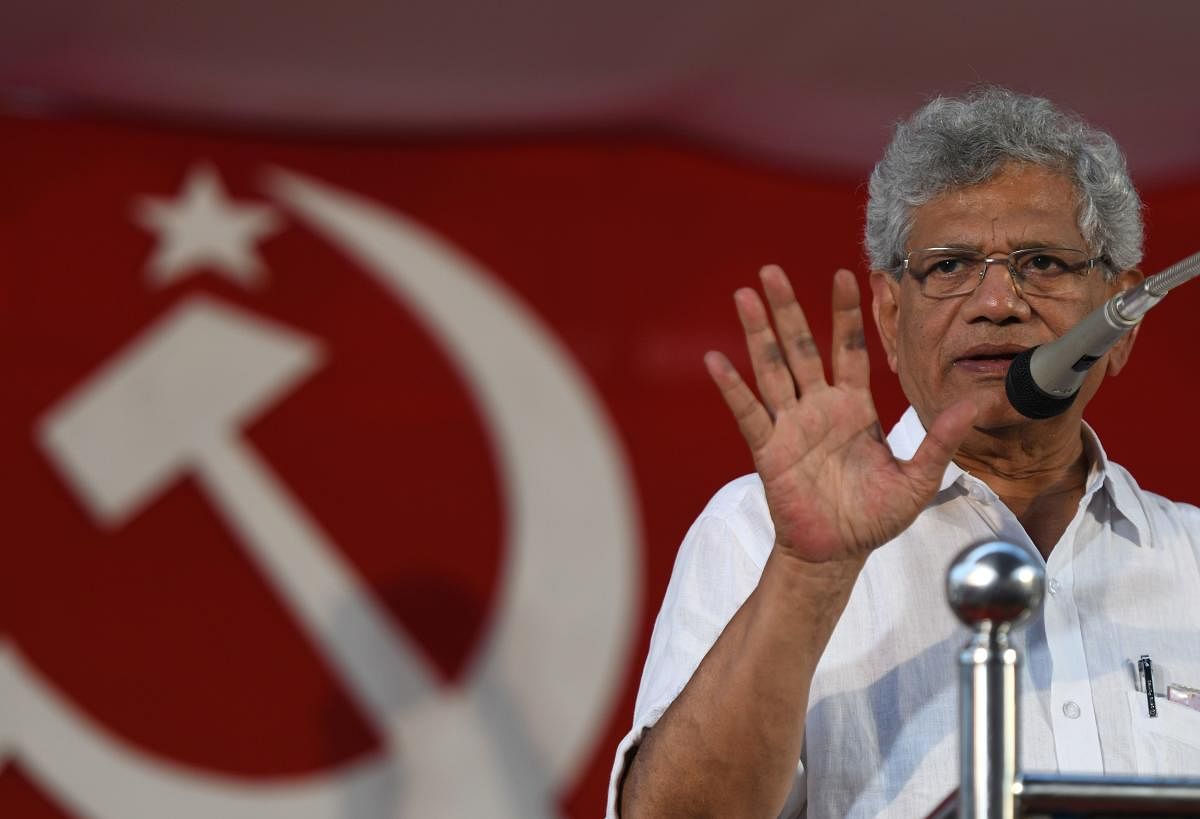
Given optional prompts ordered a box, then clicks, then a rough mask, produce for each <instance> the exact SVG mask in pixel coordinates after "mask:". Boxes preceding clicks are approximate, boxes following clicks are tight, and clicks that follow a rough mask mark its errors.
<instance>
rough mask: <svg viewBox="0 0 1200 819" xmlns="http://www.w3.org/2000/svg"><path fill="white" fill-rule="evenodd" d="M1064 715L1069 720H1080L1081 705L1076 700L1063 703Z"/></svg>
mask: <svg viewBox="0 0 1200 819" xmlns="http://www.w3.org/2000/svg"><path fill="white" fill-rule="evenodd" d="M1063 714H1064V715H1065V716H1066V718H1067V719H1079V705H1078V704H1077V703H1076V702H1075V701H1074V700H1067V701H1066V702H1064V703H1063Z"/></svg>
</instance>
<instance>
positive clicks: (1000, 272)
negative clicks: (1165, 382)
mask: <svg viewBox="0 0 1200 819" xmlns="http://www.w3.org/2000/svg"><path fill="white" fill-rule="evenodd" d="M1076 203H1077V194H1076V192H1075V188H1074V186H1073V184H1072V183H1071V181H1070V179H1069V178H1068V177H1066V176H1064V175H1062V174H1060V173H1056V172H1054V171H1050V170H1047V169H1045V168H1041V167H1038V166H1033V165H1025V164H1017V163H1013V164H1010V165H1007V166H1005V167H1004V168H1003V169H1002V170H1001V172H1000V173H999V174H997V175H996V176H994V177H993V178H992V179H990V180H988V181H987V182H984V183H981V184H979V185H974V186H971V187H967V188H959V189H955V190H950V191H947V192H945V193H943V194H941V195H940V196H938V197H937V198H936V199H933V200H932V201H930V202H929V203H927V204H925V205H922V206H921V207H919V208H917V210H916V211H915V213H914V219H913V226H912V230H911V231H910V233H909V239H908V247H907V248H906V250H908V251H912V250H916V249H919V248H926V247H968V248H974V249H977V250H981V251H983V252H985V253H987V254H989V255H999V254H1005V253H1009V252H1010V251H1013V250H1019V249H1021V248H1028V247H1068V248H1078V249H1081V250H1087V249H1088V247H1087V245H1086V243H1085V242H1084V239H1083V236H1082V235H1081V234H1080V232H1079V226H1078V224H1077V223H1076ZM1104 272H1105V269H1104V267H1103V266H1102V265H1099V264H1098V265H1097V266H1096V267H1095V269H1093V270H1092V272H1091V273H1090V274H1089V275H1088V279H1087V281H1086V286H1085V288H1083V289H1082V290H1081V291H1080V294H1079V295H1078V296H1076V297H1072V298H1067V299H1063V298H1053V299H1052V298H1047V297H1038V296H1022V295H1021V293H1020V291H1019V290H1018V289H1017V287H1016V285H1015V283H1014V282H1013V280H1012V277H1011V276H1010V275H1009V272H1008V270H1007V268H1006V267H1005V266H1004V264H1003V263H994V264H991V265H989V266H988V269H987V275H986V276H985V277H984V280H983V282H982V284H980V285H979V287H978V289H976V290H975V291H974V292H973V293H971V294H969V295H965V296H955V297H951V298H947V299H932V298H928V297H926V296H924V295H922V293H921V288H920V285H919V283H918V282H917V281H916V280H915V279H913V277H912V276H910V275H908V274H905V275H904V276H903V277H902V278H901V280H900V281H899V282H897V281H896V280H895V279H893V278H892V276H891V274H889V273H887V272H883V271H872V274H871V286H872V290H873V291H874V311H875V321H876V324H877V326H878V328H879V332H880V336H881V337H882V339H883V343H884V349H885V351H886V352H887V358H888V364H889V366H890V367H891V368H892V371H893V372H895V373H896V374H897V375H898V376H899V377H900V384H901V387H902V388H903V390H904V394H905V395H906V396H907V397H908V400H909V401H911V402H912V404H913V406H914V407H916V409H917V412H918V414H919V415H920V417H921V420H922V421H923V422H924V424H925V425H926V427H928V426H929V425H930V424H931V423H932V422H933V419H934V418H936V417H937V415H938V413H940V412H941V411H942V410H944V409H946V408H947V407H948V406H950V405H951V404H952V403H954V402H955V401H957V400H959V399H962V398H970V399H972V400H973V401H974V402H975V404H976V405H977V406H978V407H979V415H978V416H977V420H976V424H975V425H976V427H977V428H981V429H996V428H1000V427H1005V426H1011V425H1013V424H1018V423H1028V421H1027V419H1025V418H1024V417H1023V416H1021V415H1020V414H1019V413H1017V411H1016V410H1014V409H1013V408H1012V407H1011V406H1010V405H1009V403H1008V399H1007V398H1006V397H1005V394H1004V379H1005V376H1006V375H1007V373H1008V367H1009V363H1010V360H1011V358H1012V356H1013V355H1015V354H1016V353H1017V352H1019V351H1021V350H1024V349H1027V348H1029V347H1033V346H1035V345H1038V344H1044V343H1045V342H1048V341H1052V340H1053V339H1055V338H1057V337H1058V336H1061V335H1062V334H1063V333H1065V332H1066V331H1067V330H1069V329H1070V328H1071V327H1073V326H1074V325H1075V324H1076V323H1077V322H1079V320H1080V319H1082V318H1083V317H1084V316H1086V315H1087V314H1088V313H1089V312H1091V311H1092V310H1093V309H1095V308H1096V307H1098V306H1099V305H1101V304H1102V303H1103V302H1104V301H1105V300H1106V299H1108V298H1109V297H1110V296H1111V295H1113V294H1114V293H1116V292H1118V291H1119V290H1122V289H1124V288H1126V287H1129V286H1131V285H1132V284H1133V283H1135V282H1136V281H1137V280H1138V278H1139V277H1140V274H1138V273H1137V272H1135V271H1128V272H1126V273H1124V274H1122V276H1120V277H1118V279H1117V280H1116V281H1114V282H1112V283H1109V282H1106V281H1105V277H1104ZM1131 342H1132V337H1131V336H1127V337H1126V338H1125V339H1123V340H1122V342H1121V343H1120V344H1118V346H1117V347H1115V348H1114V349H1113V350H1112V351H1111V352H1110V353H1109V354H1108V356H1107V357H1106V358H1105V359H1102V360H1101V361H1100V362H1098V363H1097V364H1095V365H1094V366H1093V368H1092V371H1091V373H1090V374H1089V375H1088V378H1087V381H1086V382H1085V383H1084V386H1083V388H1082V389H1081V390H1080V394H1079V396H1078V398H1077V399H1076V401H1075V404H1074V405H1073V406H1072V408H1071V410H1070V411H1069V413H1068V414H1067V415H1066V416H1064V420H1067V419H1071V418H1073V419H1075V420H1076V421H1077V420H1078V419H1079V417H1081V416H1082V412H1083V407H1084V405H1086V404H1087V402H1088V400H1089V399H1090V398H1091V397H1092V395H1094V394H1095V392H1096V389H1097V388H1098V387H1099V385H1100V381H1101V380H1102V379H1103V377H1104V373H1105V371H1106V369H1107V371H1108V372H1109V373H1111V374H1115V373H1116V372H1117V371H1118V370H1119V369H1120V368H1121V367H1122V366H1123V365H1124V363H1125V360H1126V358H1127V357H1128V353H1129V346H1130V344H1131Z"/></svg>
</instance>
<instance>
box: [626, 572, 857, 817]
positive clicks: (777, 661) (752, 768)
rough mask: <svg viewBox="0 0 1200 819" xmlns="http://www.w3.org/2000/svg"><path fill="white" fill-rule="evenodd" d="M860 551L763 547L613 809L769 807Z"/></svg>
mask: <svg viewBox="0 0 1200 819" xmlns="http://www.w3.org/2000/svg"><path fill="white" fill-rule="evenodd" d="M861 568H862V562H861V561H852V562H848V563H826V564H805V563H801V562H800V561H798V560H796V559H795V558H792V557H789V556H787V555H785V554H782V553H781V552H780V551H779V550H778V549H776V550H774V551H773V552H772V555H771V557H770V558H769V559H768V561H767V565H766V566H765V567H764V570H763V574H762V578H761V579H760V581H759V584H758V587H757V588H756V589H755V590H754V592H752V593H751V595H750V596H749V597H748V598H747V599H746V602H745V603H744V604H743V605H742V607H741V608H740V609H739V610H738V612H737V613H736V614H735V615H734V616H733V618H732V619H731V620H730V621H729V624H728V625H727V626H726V627H725V630H724V631H723V632H722V633H721V635H720V637H718V638H717V641H716V643H715V644H714V645H713V647H712V648H711V649H710V650H709V652H708V654H707V655H706V656H705V657H704V660H703V661H702V662H701V663H700V666H699V667H698V668H697V669H696V673H695V674H694V675H693V676H692V679H691V680H690V681H689V682H688V684H687V686H686V687H685V688H684V689H683V691H682V692H681V693H680V695H679V696H678V697H677V698H676V700H675V702H674V703H672V704H671V706H670V708H668V709H667V711H666V713H664V714H663V716H662V718H661V719H660V720H659V721H658V724H657V725H656V726H655V727H654V729H653V730H652V731H650V732H649V733H648V734H647V736H646V738H645V740H644V741H643V744H642V747H641V748H639V749H638V752H637V754H636V756H635V757H634V759H633V762H632V764H631V765H630V769H629V771H628V773H627V775H626V778H625V784H624V786H623V790H622V796H621V803H620V804H621V815H622V816H623V817H625V819H638V818H639V817H644V816H674V815H680V816H706V815H707V816H720V817H733V816H775V815H776V814H777V813H778V811H779V809H780V807H781V806H782V805H783V802H784V800H785V799H786V798H787V794H788V790H789V788H790V786H791V782H792V777H793V773H794V771H795V767H796V762H797V760H798V759H799V757H800V748H801V743H802V742H803V739H804V716H805V712H806V710H807V707H808V695H809V688H810V686H811V683H812V677H813V671H814V670H815V669H816V666H817V661H818V660H819V659H820V657H821V653H822V652H823V651H824V650H825V645H826V644H827V643H828V641H829V637H830V635H831V634H832V633H833V629H834V627H835V626H836V625H837V621H838V618H839V617H840V616H841V613H842V611H843V610H844V609H845V607H846V602H847V600H849V597H850V591H851V589H852V588H853V586H854V581H855V580H856V579H857V577H858V573H859V571H860V570H861Z"/></svg>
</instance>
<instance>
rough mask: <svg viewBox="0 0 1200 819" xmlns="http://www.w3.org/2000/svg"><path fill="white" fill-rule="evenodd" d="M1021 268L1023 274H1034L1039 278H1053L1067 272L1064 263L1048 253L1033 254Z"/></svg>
mask: <svg viewBox="0 0 1200 819" xmlns="http://www.w3.org/2000/svg"><path fill="white" fill-rule="evenodd" d="M1021 267H1022V269H1023V270H1024V272H1026V273H1034V274H1037V275H1039V276H1047V275H1050V276H1053V275H1055V274H1058V273H1065V272H1066V271H1067V270H1068V267H1067V263H1066V262H1064V261H1063V260H1062V259H1060V258H1058V257H1057V256H1053V255H1051V254H1049V253H1037V254H1034V255H1032V256H1030V257H1029V258H1028V259H1026V260H1025V262H1024V263H1023V264H1022V265H1021Z"/></svg>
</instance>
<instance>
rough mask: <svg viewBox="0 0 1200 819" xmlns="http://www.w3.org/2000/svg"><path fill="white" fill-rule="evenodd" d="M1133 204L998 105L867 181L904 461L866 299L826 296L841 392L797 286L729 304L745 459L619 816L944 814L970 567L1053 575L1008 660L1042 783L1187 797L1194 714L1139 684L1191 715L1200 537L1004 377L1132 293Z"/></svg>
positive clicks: (647, 695) (1107, 144)
mask: <svg viewBox="0 0 1200 819" xmlns="http://www.w3.org/2000/svg"><path fill="white" fill-rule="evenodd" d="M1139 210H1140V203H1139V201H1138V197H1137V194H1136V192H1135V191H1134V189H1133V186H1132V184H1131V182H1130V180H1129V177H1128V174H1127V172H1126V170H1125V165H1124V160H1123V158H1122V156H1121V154H1120V151H1119V150H1118V148H1117V146H1116V145H1115V143H1114V142H1113V141H1112V139H1111V138H1110V137H1108V136H1107V135H1106V134H1102V133H1099V132H1097V131H1094V130H1092V129H1090V128H1089V127H1087V126H1086V125H1085V124H1083V123H1082V122H1080V121H1078V120H1077V119H1075V118H1073V117H1071V116H1068V115H1066V114H1064V113H1062V112H1060V111H1058V110H1057V109H1055V108H1054V107H1053V106H1052V105H1051V104H1050V103H1049V102H1048V101H1046V100H1043V99H1037V98H1031V97H1024V96H1020V95H1016V94H1013V93H1011V92H1008V91H1005V90H1003V89H996V88H989V89H983V90H980V91H976V92H974V93H972V94H971V95H969V96H967V97H965V98H963V99H937V100H934V101H933V102H931V103H929V104H928V105H927V106H925V107H924V108H923V109H921V110H920V111H919V112H917V113H916V114H915V115H914V116H913V117H912V118H910V119H909V120H908V121H906V122H904V123H902V124H900V125H899V126H898V127H897V129H896V133H895V136H894V138H893V140H892V143H891V145H890V146H889V148H888V150H887V153H886V155H885V156H884V158H883V160H882V161H881V162H880V163H879V165H878V166H877V167H876V168H875V171H874V174H873V175H872V177H871V186H870V204H869V206H868V212H867V229H866V246H867V250H868V253H869V256H870V261H871V266H872V268H873V269H872V271H871V274H870V283H871V290H872V311H873V314H874V319H875V325H876V327H877V329H878V331H879V335H880V337H881V339H882V341H883V346H884V349H885V351H886V353H887V361H888V364H889V366H890V368H891V369H892V371H893V372H895V373H896V375H897V376H898V377H899V379H900V383H901V385H902V387H903V390H904V393H905V395H906V396H907V397H908V399H909V401H910V402H911V404H912V406H911V408H910V409H909V410H908V411H907V412H906V413H905V414H904V416H903V417H902V418H901V419H900V422H899V423H898V424H897V425H896V427H895V428H894V429H893V430H892V432H891V434H890V435H889V436H888V438H887V440H886V441H885V440H884V439H883V436H882V434H881V432H880V425H879V421H878V419H877V417H876V413H875V407H874V404H873V402H872V398H871V393H870V386H869V380H868V372H867V369H868V357H867V351H866V349H865V342H864V332H863V319H862V314H861V312H860V309H859V301H860V297H859V291H858V287H857V285H856V282H855V277H854V275H853V274H852V273H850V272H849V271H846V270H840V271H838V273H837V274H836V276H835V277H834V284H833V342H832V349H831V350H830V365H831V366H830V372H829V376H830V377H829V378H828V379H827V377H826V371H825V367H824V363H823V361H822V358H821V356H820V353H819V352H818V349H817V346H816V344H815V343H814V341H813V338H812V336H811V335H810V333H809V330H808V326H807V323H806V320H805V316H804V313H803V311H802V310H801V307H800V305H799V304H798V303H797V301H796V298H795V296H794V294H793V291H792V288H791V285H790V284H789V282H788V279H787V277H786V276H785V275H784V273H783V271H782V270H780V269H779V268H777V267H771V266H769V267H766V268H764V269H763V270H762V273H761V280H762V289H763V292H764V294H765V296H766V301H765V304H764V302H763V300H762V299H761V298H760V297H759V295H758V293H757V292H756V291H754V290H751V289H743V290H739V291H738V292H737V293H736V294H735V296H734V300H735V303H736V306H737V312H738V316H739V317H740V319H741V322H742V325H743V327H744V329H745V335H746V342H747V345H748V346H749V350H750V358H751V362H752V365H753V369H754V376H755V380H756V382H757V385H758V395H757V397H756V395H755V393H754V392H752V391H751V389H750V388H749V387H748V386H747V385H746V384H745V383H744V382H743V380H742V378H741V377H740V376H739V375H738V373H737V371H736V370H735V369H734V368H733V367H732V366H731V365H730V363H729V361H728V360H727V359H726V358H725V357H724V356H722V355H720V354H718V353H709V354H708V356H707V357H706V364H707V367H708V370H709V373H710V374H711V376H712V378H713V380H714V381H715V382H716V383H717V385H718V386H719V387H720V389H721V392H722V394H723V395H724V398H725V401H726V402H727V403H728V405H729V408H730V410H731V412H732V414H733V416H734V418H735V419H736V421H737V425H738V427H739V429H740V430H741V433H742V435H743V436H744V437H745V439H746V442H747V444H748V445H749V447H750V450H751V452H752V453H753V456H754V463H755V466H756V469H757V474H756V475H750V476H746V477H743V478H740V479H738V480H735V481H733V482H732V483H730V484H729V485H728V486H726V487H724V488H723V489H722V490H721V491H720V492H718V493H717V495H716V496H715V497H714V498H713V499H712V501H711V502H710V503H709V505H708V506H707V507H706V509H705V510H704V512H703V513H702V514H701V516H700V517H699V519H698V520H697V521H696V522H695V524H694V525H693V526H692V528H691V530H690V531H689V532H688V534H687V536H686V538H685V540H684V542H683V545H682V547H681V548H680V551H679V556H678V559H677V561H676V565H675V570H674V574H673V576H672V578H671V583H670V586H669V588H668V590H667V594H666V599H665V601H664V603H663V607H662V611H661V612H660V614H659V617H658V620H657V623H656V625H655V629H654V636H653V638H652V640H651V645H650V653H649V657H648V659H647V661H646V666H645V671H644V674H643V677H642V684H641V689H640V692H639V696H638V702H637V708H636V713H635V724H634V729H633V731H631V732H630V734H629V736H628V737H627V738H626V739H625V741H624V742H623V743H622V745H621V747H620V748H619V749H618V754H617V760H616V765H615V767H614V772H613V786H612V788H611V792H610V800H609V802H610V804H609V812H610V815H612V814H615V813H616V812H617V811H618V808H619V811H620V815H622V816H624V817H629V818H632V817H642V816H675V815H679V816H685V815H686V816H719V817H732V816H776V815H785V816H801V815H806V816H808V817H810V819H812V818H813V817H845V816H877V815H884V814H886V815H890V816H902V817H919V816H923V815H925V814H926V812H928V811H929V810H930V809H932V808H933V807H934V806H935V805H936V804H937V803H938V802H940V801H941V800H942V799H943V798H944V797H945V796H946V795H947V794H948V793H949V792H950V791H951V790H952V789H953V787H955V785H956V778H957V764H956V763H957V737H958V725H957V716H956V697H957V687H956V676H955V673H954V668H955V655H956V653H957V650H958V648H959V647H960V646H961V644H962V643H963V639H964V632H963V630H962V628H961V626H959V625H957V623H956V622H955V621H954V619H953V617H952V615H951V614H950V612H949V611H948V609H947V607H946V604H945V602H944V597H943V593H942V582H943V578H944V575H945V570H946V567H947V564H948V563H949V561H950V559H951V558H952V556H953V555H954V554H955V553H956V552H958V551H959V550H960V549H961V548H962V547H963V546H965V545H967V544H969V543H972V542H976V541H980V540H984V539H995V538H997V537H999V538H1001V539H1004V540H1008V541H1011V542H1013V543H1017V544H1023V545H1024V546H1026V547H1027V548H1029V549H1030V550H1031V551H1033V552H1035V553H1037V554H1039V555H1041V556H1042V557H1043V558H1044V559H1045V562H1046V573H1047V577H1048V596H1047V599H1046V604H1045V607H1044V609H1043V612H1042V614H1041V615H1040V616H1039V617H1038V618H1037V619H1036V620H1035V621H1033V622H1032V623H1031V625H1030V626H1029V627H1028V628H1027V629H1025V630H1024V631H1023V632H1021V633H1020V634H1019V635H1018V637H1017V640H1016V642H1017V644H1018V647H1019V648H1020V649H1021V650H1022V652H1023V654H1024V656H1025V658H1026V660H1025V664H1024V667H1023V671H1022V679H1021V686H1022V694H1023V702H1022V703H1021V709H1022V726H1021V731H1022V749H1021V759H1020V764H1021V766H1022V768H1023V769H1025V770H1060V771H1064V772H1087V773H1097V774H1099V773H1139V774H1189V775H1197V774H1200V711H1194V710H1191V709H1190V708H1187V707H1185V706H1184V705H1180V704H1177V703H1174V702H1166V701H1165V700H1161V699H1160V700H1159V706H1158V716H1157V717H1150V716H1149V714H1148V713H1147V701H1146V698H1145V696H1144V694H1140V693H1139V692H1138V690H1137V683H1136V680H1137V677H1136V674H1135V671H1134V663H1135V661H1136V658H1137V657H1139V656H1140V655H1142V654H1150V655H1152V657H1153V659H1154V661H1155V663H1156V665H1157V666H1158V668H1159V669H1160V673H1159V675H1158V681H1159V685H1160V687H1162V686H1165V685H1166V684H1167V683H1178V684H1183V685H1191V686H1200V510H1197V509H1196V508H1194V507H1191V506H1186V505H1182V504H1176V503H1172V502H1170V501H1167V500H1165V499H1163V498H1161V497H1158V496H1156V495H1153V494H1151V493H1149V492H1145V491H1143V490H1141V489H1140V488H1139V487H1138V485H1137V484H1136V483H1135V482H1134V480H1133V478H1132V477H1131V476H1130V475H1129V473H1128V472H1126V471H1125V470H1124V469H1122V468H1121V467H1120V466H1118V465H1116V464H1114V463H1112V462H1111V461H1109V460H1108V459H1107V457H1106V456H1105V454H1104V450H1103V448H1102V447H1101V445H1100V442H1099V440H1098V439H1097V437H1096V435H1095V433H1094V432H1093V431H1092V430H1091V429H1090V428H1089V427H1088V426H1087V425H1086V424H1084V423H1083V420H1082V414H1083V411H1084V408H1085V407H1086V406H1087V404H1088V401H1089V400H1090V399H1091V397H1092V396H1093V395H1095V393H1096V390H1097V389H1098V388H1099V386H1100V383H1101V381H1102V380H1103V379H1104V377H1105V375H1116V374H1117V373H1118V372H1120V370H1121V369H1122V368H1123V367H1124V366H1125V364H1126V362H1127V361H1128V359H1129V355H1130V349H1131V348H1132V346H1133V342H1134V337H1135V335H1136V333H1131V334H1130V335H1128V336H1127V337H1125V338H1124V339H1123V340H1122V341H1121V342H1119V343H1118V344H1117V345H1116V346H1115V347H1114V348H1113V349H1112V350H1111V351H1110V352H1109V353H1108V355H1107V356H1105V358H1103V359H1102V360H1101V361H1099V362H1098V363H1097V364H1096V365H1095V366H1094V367H1093V368H1092V370H1091V372H1090V374H1089V375H1088V378H1087V380H1086V382H1085V383H1084V386H1083V388H1082V389H1081V391H1080V394H1079V397H1078V398H1077V400H1076V401H1075V403H1074V405H1073V406H1072V407H1071V408H1070V409H1069V410H1068V411H1067V412H1066V413H1064V414H1063V415H1060V416H1058V417H1056V418H1053V419H1049V420H1040V421H1031V420H1029V419H1027V418H1024V417H1022V416H1021V415H1019V414H1018V413H1016V412H1015V411H1014V410H1013V409H1012V408H1011V406H1010V405H1009V403H1008V401H1007V399H1006V397H1005V391H1004V378H1005V374H1006V372H1007V369H1008V366H1009V362H1010V360H1011V359H1012V358H1013V356H1014V355H1015V354H1016V353H1018V352H1020V351H1022V350H1025V349H1027V348H1029V347H1032V346H1034V345H1038V344H1042V343H1044V342H1047V341H1050V340H1052V339H1054V338H1056V337H1057V336H1060V335H1062V334H1063V333H1064V332H1066V331H1067V330H1068V329H1070V328H1071V327H1072V326H1073V325H1075V324H1076V323H1077V322H1078V321H1079V320H1080V319H1082V318H1083V317H1084V316H1086V315H1087V314H1088V313H1089V312H1091V311H1092V310H1093V309H1095V308H1096V307H1097V306H1099V305H1100V304H1102V303H1103V302H1104V301H1105V300H1106V299H1108V298H1109V297H1110V296H1112V295H1113V294H1115V293H1117V292H1118V291H1120V290H1122V289H1124V288H1128V287H1130V286H1131V285H1133V284H1135V283H1136V282H1138V281H1139V280H1140V279H1141V276H1142V274H1141V273H1140V272H1139V271H1138V270H1137V269H1136V268H1135V265H1137V263H1138V261H1139V260H1140V258H1141V238H1142V229H1141V219H1140V213H1139Z"/></svg>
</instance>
